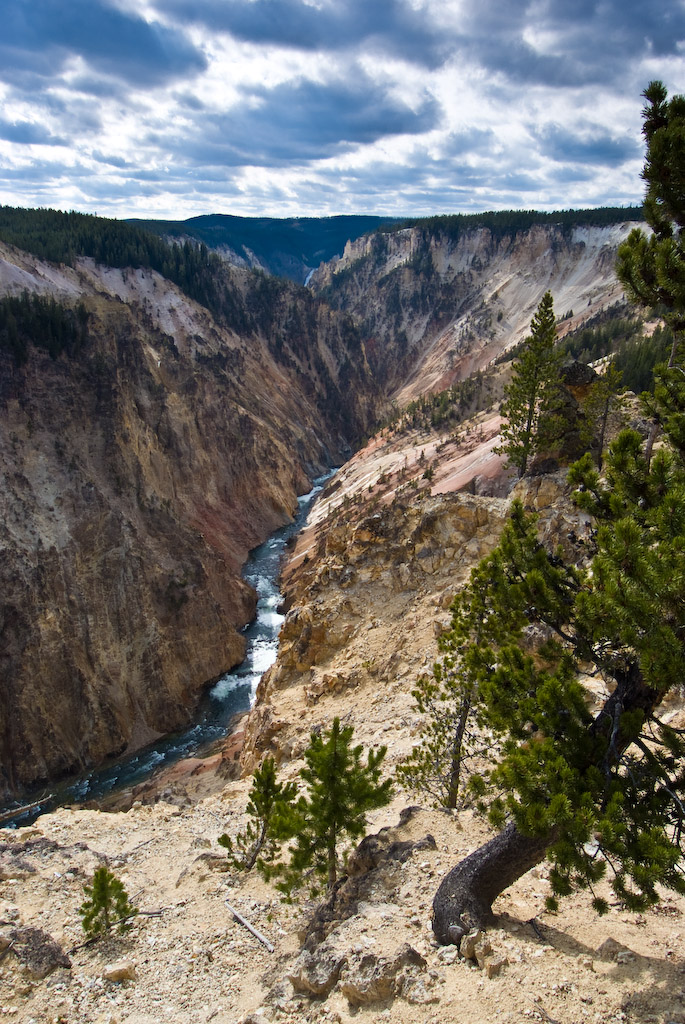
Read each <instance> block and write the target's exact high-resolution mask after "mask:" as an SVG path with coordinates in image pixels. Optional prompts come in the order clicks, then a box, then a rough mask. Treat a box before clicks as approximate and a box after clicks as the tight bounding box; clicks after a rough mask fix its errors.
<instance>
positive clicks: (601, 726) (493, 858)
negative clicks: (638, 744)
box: [433, 663, 664, 945]
mask: <svg viewBox="0 0 685 1024" xmlns="http://www.w3.org/2000/svg"><path fill="white" fill-rule="evenodd" d="M615 679H616V687H615V689H614V691H613V693H612V694H610V696H609V697H607V699H606V701H605V702H604V706H603V707H602V709H601V710H600V711H599V713H598V714H597V715H596V717H595V720H594V722H593V724H592V725H591V727H590V729H591V732H593V733H595V735H601V736H604V737H605V739H606V747H605V751H606V753H605V756H604V758H603V761H602V762H601V763H597V762H593V763H592V764H588V767H595V768H600V769H602V770H603V771H604V772H605V774H606V776H607V779H608V778H609V777H610V772H611V770H612V768H613V767H614V766H615V765H617V764H618V763H619V761H620V758H621V756H622V755H623V753H624V751H625V750H626V748H627V747H629V746H630V744H631V743H632V742H633V739H634V738H635V737H634V733H633V732H627V733H624V732H622V730H621V720H622V715H623V713H624V712H626V711H640V712H642V718H643V719H644V720H646V719H648V718H649V716H650V714H652V712H653V711H654V709H655V708H656V707H657V706H658V704H659V703H660V702H661V700H662V699H663V696H664V693H663V692H662V691H659V690H654V689H652V687H650V686H648V685H647V684H646V683H645V681H644V678H643V676H642V673H641V671H640V667H639V665H637V664H636V663H633V664H631V665H629V666H628V667H627V668H626V669H625V670H624V671H623V672H616V673H615ZM558 835H559V832H558V829H556V828H555V829H552V830H551V831H549V832H547V833H546V834H545V835H543V836H524V835H522V833H521V832H519V831H518V829H517V828H516V826H515V825H513V824H509V825H507V826H506V828H505V829H503V831H502V832H500V833H499V835H496V836H495V837H494V838H493V839H490V840H489V842H487V843H484V844H483V846H480V847H479V848H478V849H477V850H474V852H473V853H471V854H469V856H468V857H466V859H465V860H463V861H461V863H459V864H457V866H456V867H454V868H452V870H451V871H450V872H449V874H447V875H446V876H445V878H444V879H443V880H442V882H441V883H440V888H439V889H438V891H437V893H436V894H435V899H434V900H433V931H434V932H435V937H436V938H437V940H438V942H441V943H443V945H449V944H450V943H458V942H459V940H460V939H461V937H462V935H465V934H466V932H468V931H470V930H471V929H472V928H480V927H483V926H484V925H487V924H488V923H489V922H491V921H492V918H493V914H492V904H493V902H494V900H495V898H496V897H497V896H499V894H500V893H501V892H504V890H505V889H508V888H509V886H510V885H513V883H514V882H515V881H516V880H517V879H518V878H520V877H521V875H523V874H525V873H526V871H530V869H531V868H533V867H535V865H536V864H539V863H540V861H541V860H544V858H545V855H546V853H547V850H548V849H549V847H550V846H551V845H552V843H554V842H556V840H557V838H558Z"/></svg>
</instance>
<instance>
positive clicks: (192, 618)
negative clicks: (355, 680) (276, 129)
mask: <svg viewBox="0 0 685 1024" xmlns="http://www.w3.org/2000/svg"><path fill="white" fill-rule="evenodd" d="M0 248H2V247H0ZM0 256H3V257H4V258H5V260H10V259H15V260H16V261H17V263H21V266H22V273H23V275H24V276H23V278H22V280H23V282H24V284H27V283H28V284H29V285H31V283H32V282H33V284H34V285H35V288H36V290H42V291H45V290H46V288H47V284H46V282H47V281H49V282H50V288H52V289H54V290H55V292H56V294H57V295H58V296H59V295H63V294H65V293H66V294H68V295H70V296H71V297H72V298H73V297H74V295H78V296H79V297H80V298H82V300H83V301H84V303H85V304H86V306H87V308H88V310H89V314H90V319H89V331H90V341H89V343H88V344H87V346H86V348H85V349H84V350H83V351H82V352H81V353H80V354H79V355H78V357H74V358H70V359H68V358H67V357H66V356H64V355H62V356H60V357H59V358H58V359H56V360H52V359H50V358H49V357H48V356H47V354H46V353H44V352H42V351H39V350H33V349H32V350H31V351H30V353H29V359H28V362H27V364H26V365H25V366H22V367H16V366H15V365H14V362H13V360H12V359H11V357H10V356H9V355H8V354H7V353H5V352H2V353H0V687H1V699H0V766H1V767H0V800H2V798H3V797H6V796H7V795H9V794H10V793H15V794H20V793H21V791H22V789H24V788H25V787H27V786H29V785H30V784H33V783H37V782H39V781H41V780H49V779H51V778H54V777H55V776H58V775H59V774H61V773H67V772H70V771H73V770H77V769H79V768H82V767H84V766H90V765H92V764H94V763H97V762H99V761H101V760H102V759H104V758H105V757H106V756H108V755H113V754H118V753H120V752H122V751H124V750H126V749H127V748H128V749H129V750H130V749H134V748H135V747H137V746H140V745H143V744H144V743H146V742H149V741H151V740H153V739H154V738H156V737H157V736H159V735H160V734H162V733H165V732H168V731H170V730H173V729H176V728H179V727H181V726H183V725H184V724H186V723H187V721H188V720H189V716H190V714H191V713H192V710H193V708H194V707H195V705H196V703H197V700H198V698H199V696H200V693H201V691H202V689H203V688H204V687H205V686H206V685H207V684H208V683H209V682H211V681H213V680H215V679H217V678H218V677H219V676H220V675H221V674H223V673H224V672H226V671H227V670H228V669H230V668H231V667H232V666H233V665H235V664H237V663H238V662H239V661H240V660H241V659H242V657H243V652H244V641H243V638H242V636H241V635H240V633H239V632H238V629H239V628H240V627H241V626H242V625H243V624H244V623H245V622H247V621H248V620H249V619H250V618H251V617H252V615H253V613H254V608H255V595H254V593H253V592H252V590H251V589H250V588H249V587H248V586H247V585H246V584H245V583H244V582H243V581H242V579H241V578H240V567H241V565H242V564H243V562H244V560H245V558H246V556H247V553H248V551H249V549H250V548H251V547H253V546H254V545H256V544H257V543H259V542H261V541H262V540H263V539H264V538H265V537H266V536H267V535H268V534H269V533H270V532H271V531H272V530H274V529H275V528H276V527H278V526H279V525H282V524H283V523H285V522H287V521H288V520H289V518H290V516H291V514H292V513H293V511H294V510H295V508H296V495H297V494H298V493H302V492H303V491H306V490H307V489H308V487H309V478H310V476H311V475H313V474H314V473H316V472H318V471H321V470H322V469H323V468H325V466H326V465H327V464H330V463H331V462H333V461H337V460H341V459H342V458H343V456H344V449H345V444H346V439H345V436H344V434H343V433H342V430H343V428H344V424H343V422H342V419H341V414H340V408H341V407H342V404H340V407H334V406H335V403H333V405H332V406H331V411H330V415H328V418H327V413H326V412H325V411H324V413H323V415H322V412H321V408H320V407H319V406H320V403H321V395H320V393H319V390H318V388H319V386H320V382H319V381H318V378H317V377H316V371H312V374H313V376H310V377H307V376H306V375H303V374H302V373H298V372H296V370H295V369H294V366H293V367H291V366H290V364H289V363H288V361H287V360H285V361H284V360H283V359H282V358H280V361H279V356H278V353H276V354H274V352H273V351H272V347H273V346H272V347H270V345H269V343H268V340H265V339H263V338H262V337H261V336H259V335H256V334H253V335H252V336H250V337H249V338H248V339H246V338H242V337H239V336H237V335H236V334H234V333H233V332H232V331H230V330H228V329H227V328H225V327H222V326H221V325H220V324H218V323H216V322H215V321H213V320H212V318H211V316H210V314H209V313H208V312H207V310H205V309H203V308H202V307H200V306H196V305H195V304H194V303H192V302H190V301H189V300H187V299H186V298H185V297H184V296H182V295H181V294H180V293H179V292H178V290H177V289H175V288H174V287H173V286H172V285H170V284H169V283H168V282H166V281H164V280H163V279H162V278H160V277H158V275H155V274H151V273H146V272H143V271H137V272H133V271H113V270H108V269H107V268H98V267H95V266H94V265H93V264H92V263H88V262H84V263H83V264H82V265H81V266H80V267H79V268H78V269H75V270H70V269H68V268H60V269H58V268H54V267H51V268H49V271H50V274H49V275H48V270H47V269H46V267H45V266H41V265H39V264H38V263H37V261H31V260H30V259H29V258H28V257H26V256H25V255H24V256H21V255H20V254H17V253H16V252H14V253H13V252H11V251H9V250H5V249H4V248H3V249H2V252H0ZM0 263H2V260H0ZM245 280H247V279H245ZM1 286H2V280H1V275H0V288H1ZM242 287H244V288H245V289H246V288H247V287H248V285H247V284H245V283H244V282H243V285H242ZM293 301H296V300H295V299H293ZM329 319H330V318H329ZM334 327H335V324H333V323H332V322H331V323H329V322H328V321H327V322H326V323H325V324H323V325H322V328H321V330H322V335H321V336H320V337H319V336H318V335H316V331H315V330H314V328H312V330H313V331H314V335H315V336H316V337H318V339H319V342H318V343H319V344H320V345H321V349H322V351H327V349H326V345H327V342H326V337H327V336H328V333H330V332H331V331H333V330H334ZM284 331H285V328H284ZM285 337H286V339H287V333H286V334H285ZM298 343H299V344H301V343H302V342H301V339H299V341H298ZM340 354H342V350H341V352H340ZM290 358H291V357H290V355H288V359H290ZM330 365H331V366H335V362H334V360H333V361H332V362H331V363H330ZM331 386H333V385H330V382H329V389H330V387H331ZM353 391H354V388H352V390H351V391H350V394H349V396H346V397H349V399H350V404H349V407H348V408H347V409H346V411H345V416H346V417H347V422H348V423H349V424H353V423H354V422H355V421H357V422H361V421H363V420H364V417H365V416H366V415H369V409H367V408H366V407H364V408H363V409H362V408H361V407H360V409H361V411H359V410H358V409H357V407H356V405H355V397H354V394H353V393H352V392H353ZM359 391H360V395H361V394H362V392H363V386H362V387H361V388H360V389H359ZM360 401H361V402H362V405H364V401H365V399H363V398H360ZM359 417H361V420H359Z"/></svg>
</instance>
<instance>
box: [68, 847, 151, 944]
mask: <svg viewBox="0 0 685 1024" xmlns="http://www.w3.org/2000/svg"><path fill="white" fill-rule="evenodd" d="M83 891H84V892H85V894H86V897H87V899H85V900H84V902H83V903H82V904H81V906H80V907H79V915H80V917H81V924H82V925H83V930H84V932H85V933H86V935H88V936H90V937H95V936H96V935H99V934H101V933H102V934H105V933H106V932H108V931H110V929H112V928H113V927H114V926H115V925H116V926H117V927H118V931H120V932H126V931H128V929H129V928H130V927H131V918H132V917H135V915H136V914H137V913H138V910H137V909H136V907H134V906H132V905H131V903H129V899H128V893H127V892H126V890H125V889H124V886H123V884H122V883H121V882H120V881H119V879H118V878H117V877H116V875H113V874H112V872H111V871H110V870H109V868H107V867H105V865H104V864H101V865H100V867H99V868H96V870H95V873H94V875H93V880H92V883H91V884H90V885H84V887H83Z"/></svg>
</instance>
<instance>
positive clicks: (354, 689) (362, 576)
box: [0, 475, 685, 1024]
mask: <svg viewBox="0 0 685 1024" xmlns="http://www.w3.org/2000/svg"><path fill="white" fill-rule="evenodd" d="M434 482H435V481H434ZM426 483H427V482H424V490H423V491H421V490H419V492H418V493H415V494H414V495H413V497H412V501H411V503H409V502H406V501H404V500H403V498H402V495H401V494H400V496H399V497H397V495H395V496H394V497H395V500H394V501H390V500H389V501H388V502H386V503H384V502H379V503H378V504H377V505H376V506H375V507H374V508H372V509H371V510H369V509H368V508H367V509H366V510H365V511H361V510H357V511H355V509H354V508H352V509H350V510H348V512H347V513H345V514H342V513H341V512H338V514H337V515H336V518H335V523H334V522H333V520H332V519H329V520H327V519H326V518H325V516H323V517H322V518H320V519H319V521H318V524H315V525H314V527H313V528H312V530H311V531H310V533H309V535H308V536H305V537H303V538H302V539H301V542H300V544H301V545H305V548H306V549H307V550H306V551H305V553H304V554H303V552H302V550H301V549H300V550H299V551H296V552H295V557H294V558H293V562H292V566H293V567H292V569H291V572H290V574H289V577H288V579H289V582H288V605H289V609H290V610H289V612H288V615H287V617H286V622H285V624H284V627H283V632H282V638H281V649H280V654H279V659H278V662H277V663H276V665H275V666H274V667H273V668H272V669H271V670H270V671H269V673H267V675H266V676H265V678H264V679H263V681H262V684H261V687H260V694H259V704H258V706H257V708H256V709H255V711H254V712H253V713H252V714H251V716H250V717H249V719H248V721H247V723H242V725H243V728H244V743H243V747H242V755H241V757H242V765H243V768H244V771H245V772H246V773H249V771H250V770H251V767H252V766H253V765H254V764H255V763H256V762H257V761H258V759H259V758H260V757H261V756H262V754H263V753H264V752H265V751H269V752H271V753H273V754H274V756H275V757H276V758H277V760H279V762H280V765H281V767H280V771H281V774H282V776H283V777H284V778H297V775H298V771H299V769H300V767H301V766H302V759H301V754H302V750H303V749H304V746H305V745H306V743H307V740H308V736H309V732H310V730H311V729H312V728H314V727H317V726H324V727H325V726H327V725H329V724H330V722H331V721H332V719H333V717H334V716H335V715H340V716H341V717H343V718H344V719H345V720H346V721H349V722H350V723H352V724H354V726H355V738H358V739H359V741H360V742H362V743H364V745H365V746H367V747H368V746H375V745H378V744H381V743H383V744H386V745H387V747H388V754H387V758H386V763H387V767H388V770H389V771H392V770H393V768H394V767H395V765H397V764H398V763H399V762H400V761H401V760H402V758H403V757H404V755H405V754H406V753H407V751H409V750H410V749H411V747H412V745H413V744H414V743H416V742H417V739H418V731H419V726H420V718H419V716H418V714H417V713H416V710H415V708H414V706H413V700H412V697H411V688H412V686H413V683H414V680H415V679H416V677H417V675H418V674H420V672H421V671H425V670H429V669H430V666H431V664H432V662H433V660H434V659H435V657H436V655H437V637H438V635H439V634H440V632H441V631H442V629H444V628H445V626H446V625H447V623H448V621H449V612H448V606H449V603H450V601H451V598H452V596H453V594H454V593H455V591H456V590H457V588H458V587H459V586H460V585H461V583H462V582H463V580H464V579H465V578H466V575H467V573H468V570H469V568H470V565H471V564H473V561H474V559H476V558H477V557H479V556H480V555H482V554H483V553H485V552H486V551H488V550H490V549H491V548H492V546H493V545H494V544H495V543H496V540H497V536H498V534H499V531H500V529H501V526H502V523H503V521H504V517H505V515H506V508H507V504H508V502H507V501H506V500H505V499H503V498H483V497H477V496H472V495H464V494H443V495H441V494H436V495H432V496H431V495H430V494H429V493H428V488H427V486H426ZM522 493H523V496H524V497H525V500H526V501H527V502H528V503H529V504H530V505H531V506H533V507H536V508H538V509H539V511H540V515H541V528H542V530H543V531H544V532H545V533H547V534H548V535H550V536H552V535H554V536H556V537H558V538H559V539H560V540H562V541H563V542H565V543H571V542H576V539H577V538H578V537H581V536H582V532H583V529H584V524H583V522H582V521H580V522H579V521H578V520H577V518H576V517H575V515H574V513H573V512H572V511H570V510H569V507H568V504H567V503H566V502H565V500H564V496H563V488H562V476H561V475H560V476H557V477H554V476H553V477H546V478H538V479H537V480H536V481H535V482H534V483H533V484H531V485H527V486H526V488H525V489H524V490H523V491H522ZM321 514H322V515H323V513H321ZM569 535H571V536H572V537H573V538H574V539H573V541H571V540H569ZM307 551H308V552H309V553H308V554H307ZM305 556H306V557H305ZM671 713H675V709H671ZM237 753H238V751H237V749H236V747H235V740H234V747H233V750H232V753H231V754H230V755H228V756H227V755H224V756H221V755H214V756H213V758H210V759H207V761H206V762H202V761H195V762H191V763H190V764H189V765H186V766H182V767H180V768H178V769H176V771H175V774H174V776H172V777H167V778H166V779H165V780H164V781H163V783H160V788H161V792H162V794H163V799H161V800H159V801H158V802H157V803H154V804H150V805H144V804H141V803H140V802H139V801H136V802H135V803H134V804H133V806H132V807H131V809H130V810H128V812H126V813H123V812H119V813H103V812H102V811H96V810H79V809H66V808H64V809H60V810H59V811H57V812H55V813H53V814H50V815H44V816H42V817H40V818H39V819H38V821H37V822H36V823H35V825H33V826H29V827H27V828H23V829H18V830H16V831H15V832H5V833H3V834H2V842H1V843H0V929H1V930H0V946H1V947H2V952H0V956H1V957H2V961H1V963H0V971H1V972H2V975H1V977H0V1019H1V1018H3V1017H7V1018H8V1019H10V1020H21V1021H26V1022H30V1021H33V1022H36V1024H37V1022H43V1021H50V1022H60V1024H76V1022H78V1024H81V1022H83V1024H91V1022H92V1024H152V1022H155V1024H156V1022H159V1021H167V1020H168V1021H170V1022H183V1024H204V1022H205V1021H210V1020H211V1021H216V1022H217V1024H239V1022H240V1024H248V1022H249V1024H264V1022H266V1021H274V1022H279V1021H282V1022H283V1024H295V1022H301V1021H303V1022H304V1021H330V1022H338V1024H343V1022H352V1021H356V1022H366V1021H368V1022H369V1024H372V1022H373V1024H377V1022H378V1024H381V1022H384V1021H388V1020H392V1021H397V1022H399V1024H433V1022H435V1024H437V1022H438V1021H440V1022H443V1021H449V1022H451V1021H454V1022H462V1021H468V1022H469V1024H491V1022H493V1021H508V1022H512V1024H513V1022H521V1021H525V1020H531V1021H551V1022H557V1024H613V1022H615V1021H616V1022H619V1021H621V1022H632V1024H648V1022H649V1024H651V1022H654V1024H668V1022H677V1024H683V1022H685V942H684V940H683V928H684V926H683V923H682V915H683V911H684V910H685V899H680V898H676V897H673V896H671V895H666V896H665V898H664V901H663V903H662V904H661V906H660V907H659V908H657V909H655V910H653V911H650V912H648V913H645V914H643V915H636V914H632V913H626V912H625V911H623V910H621V908H620V907H618V906H614V907H613V908H612V912H611V914H610V915H609V916H608V917H606V918H603V919H599V918H597V917H596V916H595V915H594V914H593V912H592V910H591V908H590V906H589V900H588V899H587V898H586V897H584V896H576V897H574V898H572V899H570V900H567V901H565V903H564V904H563V907H562V911H561V913H560V914H559V915H557V916H553V915H551V914H548V913H546V912H545V911H544V898H545V895H546V894H547V891H548V884H547V881H546V871H545V868H544V866H541V867H540V868H538V869H534V870H533V871H532V872H530V873H529V874H528V875H526V876H524V877H523V878H522V879H520V881H519V882H518V883H517V885H516V886H514V887H513V888H511V889H510V890H508V891H507V892H506V893H505V894H504V895H503V896H501V897H500V898H499V900H498V901H497V903H496V905H495V910H496V912H497V915H498V918H497V924H496V927H495V928H494V929H493V930H492V931H490V932H489V933H488V934H487V936H484V937H479V936H474V937H473V940H472V941H471V942H470V943H468V944H467V945H466V947H464V944H462V951H461V954H460V953H458V951H457V950H456V948H455V947H444V948H439V947H437V946H436V945H435V943H434V941H433V938H432V932H431V928H430V911H431V903H432V899H433V895H434V893H435V889H436V888H437V885H438V883H439V881H440V879H441V877H442V876H443V874H444V873H445V872H446V871H447V870H448V869H449V868H450V867H451V866H452V865H453V864H454V863H455V862H456V861H457V860H458V859H459V858H460V857H462V856H464V855H466V854H468V853H469V852H471V851H472V850H473V849H475V848H476V847H477V846H478V845H479V844H480V843H481V842H482V841H483V840H484V839H485V838H486V837H487V835H488V834H489V830H488V826H487V824H486V823H485V822H483V821H482V820H481V819H479V818H478V817H476V816H475V815H474V813H473V812H472V811H471V810H469V809H464V810H461V811H459V812H455V813H449V814H448V813H445V812H442V811H439V810H434V809H431V808H430V807H428V806H427V805H426V801H422V800H417V798H416V796H415V795H413V794H407V793H404V792H402V791H401V790H399V791H398V792H397V793H396V796H395V798H394V800H393V802H392V804H391V805H390V806H388V807H386V808H383V809H382V810H379V811H376V812H374V813H373V814H372V815H370V818H369V833H370V834H371V835H372V836H375V837H376V838H375V839H372V840H366V841H365V842H364V843H363V844H362V847H361V848H360V850H359V851H358V853H357V854H356V855H354V856H353V857H352V858H351V860H350V863H349V878H348V880H347V881H345V882H344V883H343V884H342V886H341V887H340V889H339V890H338V891H337V892H336V895H335V899H334V900H332V901H330V902H329V905H328V906H326V907H325V908H324V909H323V910H319V912H318V913H315V910H316V908H315V906H314V905H313V904H311V903H308V902H307V901H306V900H302V901H300V902H298V903H296V904H295V905H293V906H288V905H286V904H283V903H281V902H280V900H279V896H278V893H277V892H276V891H275V890H274V889H273V888H272V887H270V886H269V885H267V884H266V883H264V882H263V881H262V880H261V878H260V877H259V876H258V875H256V874H255V873H251V874H250V875H247V876H241V875H238V874H235V873H233V872H231V871H227V870H226V867H227V863H226V859H225V853H224V851H223V849H222V848H221V847H220V846H219V845H218V843H217V839H218V837H219V836H220V835H221V834H222V833H223V832H225V831H227V832H229V834H232V835H235V834H236V832H237V831H238V830H239V829H240V828H241V827H242V826H243V825H244V822H245V814H244V809H245V804H246V801H247V793H248V790H249V786H250V779H249V777H248V775H247V774H246V776H245V777H243V778H241V779H233V780H227V779H226V773H227V769H228V768H230V766H231V765H234V766H235V765H237V760H236V757H237ZM159 792H160V789H159V788H158V793H157V795H159ZM145 798H146V799H147V798H150V799H152V796H151V795H150V794H148V796H147V797H145ZM410 808H411V809H410ZM102 862H105V863H107V864H108V865H109V866H110V868H111V869H112V870H113V871H114V872H115V873H116V874H117V875H118V876H119V877H120V878H121V879H122V881H123V882H124V884H125V886H126V888H127V890H128V892H129V894H130V895H131V896H132V897H133V899H134V902H135V904H136V905H137V906H138V907H139V908H140V911H141V913H140V915H139V917H138V918H137V919H136V921H135V922H134V924H133V927H132V929H131V931H130V932H128V933H127V934H126V935H123V936H112V937H111V938H109V939H107V940H106V941H101V942H98V943H95V944H93V945H89V946H83V945H82V943H83V933H82V930H81V925H80V920H79V917H78V907H79V905H80V903H81V901H82V899H83V884H84V882H86V881H88V880H89V879H90V877H91V876H92V872H93V870H94V869H95V867H96V866H97V865H98V864H99V863H102ZM228 904H230V907H231V908H233V909H235V910H237V911H238V912H239V913H240V914H242V915H243V916H244V918H245V919H246V920H248V921H249V922H250V923H251V924H252V925H253V926H254V927H255V928H256V929H257V930H258V931H260V932H261V933H262V934H263V935H264V936H265V937H266V938H267V939H268V940H269V941H270V942H271V943H272V944H273V946H274V949H273V952H271V951H269V950H268V949H267V948H266V947H265V946H264V945H262V943H261V942H260V941H259V940H258V939H257V938H256V937H255V936H254V935H253V934H252V933H251V932H250V931H248V930H247V929H246V928H245V927H244V926H243V925H242V924H241V923H239V922H238V921H237V920H236V919H235V918H234V916H233V913H232V910H231V909H229V906H228ZM47 935H49V936H51V937H52V939H53V940H54V942H55V945H54V946H50V944H49V943H48V940H47V937H46V936H47ZM463 954H466V955H463Z"/></svg>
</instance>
